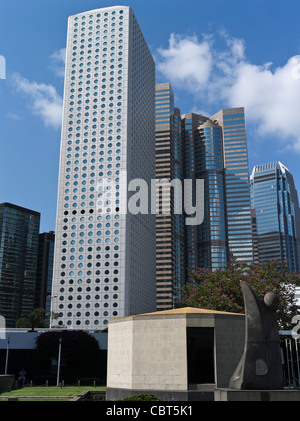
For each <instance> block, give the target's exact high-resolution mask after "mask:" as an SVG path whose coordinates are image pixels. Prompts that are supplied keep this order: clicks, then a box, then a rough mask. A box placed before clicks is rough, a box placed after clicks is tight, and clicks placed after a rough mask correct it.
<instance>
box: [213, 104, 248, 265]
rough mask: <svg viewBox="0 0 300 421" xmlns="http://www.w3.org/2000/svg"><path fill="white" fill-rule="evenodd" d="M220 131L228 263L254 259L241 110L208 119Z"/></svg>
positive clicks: (243, 113) (232, 110)
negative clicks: (214, 123) (215, 124)
mask: <svg viewBox="0 0 300 421" xmlns="http://www.w3.org/2000/svg"><path fill="white" fill-rule="evenodd" d="M210 119H211V120H213V121H215V122H217V123H218V125H219V126H220V127H222V131H223V162H224V170H225V195H226V218H227V236H228V248H229V253H230V255H229V260H232V259H234V260H236V261H242V262H247V263H250V262H252V261H253V259H254V251H253V227H252V215H251V199H250V179H249V164H248V146H247V134H246V122H245V110H244V108H243V107H240V108H229V109H224V110H221V111H219V112H218V113H217V114H215V115H213V116H212V117H210Z"/></svg>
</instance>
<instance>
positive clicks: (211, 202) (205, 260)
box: [195, 120, 229, 270]
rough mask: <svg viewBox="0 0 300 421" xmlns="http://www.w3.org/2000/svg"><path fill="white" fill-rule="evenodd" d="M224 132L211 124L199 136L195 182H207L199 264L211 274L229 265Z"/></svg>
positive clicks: (199, 247)
mask: <svg viewBox="0 0 300 421" xmlns="http://www.w3.org/2000/svg"><path fill="white" fill-rule="evenodd" d="M222 139H223V137H222V128H221V126H219V125H218V124H217V123H215V122H213V121H212V120H206V122H204V123H202V124H200V125H199V126H198V129H197V132H196V151H195V152H196V178H198V179H199V178H200V179H203V180H204V204H203V205H204V221H203V223H202V224H200V225H199V226H198V227H197V251H198V256H197V263H198V266H199V267H206V268H210V269H212V270H215V269H218V268H220V267H225V266H226V264H227V262H228V256H229V251H228V238H227V221H226V190H225V169H224V164H223V142H222Z"/></svg>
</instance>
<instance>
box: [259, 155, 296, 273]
mask: <svg viewBox="0 0 300 421" xmlns="http://www.w3.org/2000/svg"><path fill="white" fill-rule="evenodd" d="M251 206H252V208H253V209H254V210H255V213H256V230H257V247H258V260H259V261H260V262H266V261H268V260H272V259H280V260H281V261H286V262H287V264H288V268H289V270H290V271H292V272H298V271H299V270H300V210H299V201H298V194H297V191H296V188H295V183H294V180H293V176H292V174H291V173H290V172H289V170H288V169H287V168H286V167H285V166H284V165H283V164H282V163H281V162H272V163H268V164H263V165H257V166H255V167H254V169H253V171H252V175H251Z"/></svg>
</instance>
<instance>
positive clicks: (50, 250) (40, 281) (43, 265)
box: [34, 231, 55, 314]
mask: <svg viewBox="0 0 300 421" xmlns="http://www.w3.org/2000/svg"><path fill="white" fill-rule="evenodd" d="M54 242H55V233H54V232H53V231H49V232H44V233H42V234H40V235H39V246H38V259H37V270H36V288H35V305H34V307H35V308H43V309H44V310H45V312H46V314H49V313H50V309H51V292H52V277H53V259H54Z"/></svg>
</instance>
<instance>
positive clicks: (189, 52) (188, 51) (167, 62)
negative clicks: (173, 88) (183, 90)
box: [157, 34, 212, 91]
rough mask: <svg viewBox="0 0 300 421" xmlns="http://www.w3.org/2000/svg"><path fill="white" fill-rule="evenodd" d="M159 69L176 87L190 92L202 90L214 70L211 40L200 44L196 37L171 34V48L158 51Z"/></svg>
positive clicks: (205, 40)
mask: <svg viewBox="0 0 300 421" xmlns="http://www.w3.org/2000/svg"><path fill="white" fill-rule="evenodd" d="M158 55H159V57H160V58H159V59H158V61H157V69H158V71H160V72H161V73H162V74H164V75H167V76H168V78H169V79H170V80H172V83H173V84H174V85H180V86H185V87H187V88H188V89H189V90H192V91H193V89H194V87H196V88H197V89H201V87H202V85H203V84H205V83H207V81H208V78H209V76H210V73H211V68H212V56H211V46H210V41H209V39H204V40H203V41H201V42H199V41H198V39H197V37H196V36H193V37H185V38H184V37H182V36H180V35H175V34H171V36H170V39H169V47H168V48H167V49H163V48H160V49H159V50H158Z"/></svg>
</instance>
